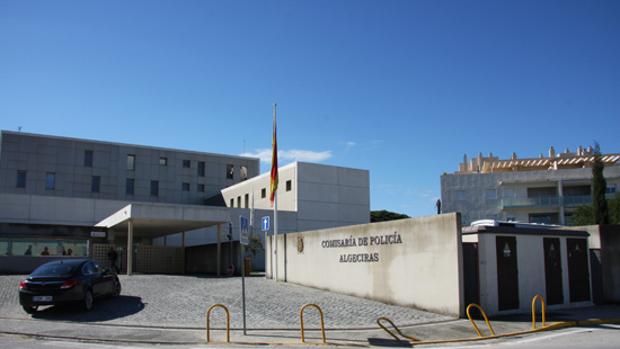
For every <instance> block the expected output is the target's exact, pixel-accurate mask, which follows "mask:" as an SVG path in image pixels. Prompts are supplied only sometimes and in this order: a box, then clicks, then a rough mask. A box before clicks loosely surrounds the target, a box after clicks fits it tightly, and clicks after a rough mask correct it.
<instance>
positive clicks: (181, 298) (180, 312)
mask: <svg viewBox="0 0 620 349" xmlns="http://www.w3.org/2000/svg"><path fill="white" fill-rule="evenodd" d="M23 277H24V276H15V275H13V276H0V317H7V318H18V319H29V318H30V316H29V315H27V314H26V313H24V311H23V310H22V309H21V307H20V306H19V304H18V291H17V286H18V284H19V280H20V279H22V278H23ZM120 279H121V283H122V285H123V292H122V295H121V297H118V298H115V299H108V300H101V301H99V302H96V303H95V309H94V310H93V311H91V312H88V313H86V312H83V311H81V310H79V309H71V308H68V309H67V308H64V309H63V308H56V307H49V308H47V309H44V310H43V311H40V312H39V314H37V315H36V317H37V318H38V319H43V320H49V321H75V322H80V323H89V322H97V323H106V324H108V323H109V324H119V325H143V326H144V325H147V326H174V327H183V328H196V329H198V328H204V325H205V318H204V315H205V311H206V309H207V308H208V307H209V306H210V305H212V304H215V303H223V304H226V305H227V306H229V308H230V311H231V315H232V319H231V325H232V327H237V328H239V327H241V324H242V318H241V296H240V295H241V280H240V278H221V279H218V278H204V277H196V276H178V275H134V276H131V277H127V276H124V275H121V276H120ZM246 289H247V295H248V298H247V309H248V311H247V314H248V317H247V324H248V327H249V328H287V329H293V328H299V308H300V307H301V306H302V305H303V304H305V303H316V304H319V305H320V306H321V307H322V308H323V310H324V311H325V326H326V327H328V328H359V327H372V328H376V324H375V321H376V319H377V318H378V317H380V316H387V317H389V318H391V319H393V320H394V321H395V322H396V323H398V324H399V325H405V324H416V323H422V322H429V321H441V320H448V319H450V317H447V316H442V315H438V314H433V313H428V312H424V311H420V310H415V309H412V308H407V307H400V306H392V305H387V304H384V303H380V302H375V301H371V300H367V299H362V298H357V297H352V296H346V295H341V294H336V293H330V292H326V291H322V290H317V289H313V288H308V287H303V286H298V285H293V284H286V283H275V282H273V281H271V280H267V279H264V278H261V277H252V278H247V279H246ZM307 314H308V316H307V317H306V318H305V319H307V320H306V321H307V326H308V327H316V326H317V325H318V316H316V315H315V314H314V312H312V311H308V313H307ZM214 315H215V316H214V319H213V320H214V324H215V325H216V326H217V324H220V326H221V325H222V324H223V323H224V317H223V312H221V311H217V312H215V313H214Z"/></svg>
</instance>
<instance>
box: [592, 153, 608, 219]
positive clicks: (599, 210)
mask: <svg viewBox="0 0 620 349" xmlns="http://www.w3.org/2000/svg"><path fill="white" fill-rule="evenodd" d="M604 168H605V165H604V164H603V160H602V159H601V148H600V146H599V145H598V143H594V163H593V164H592V211H593V214H594V223H595V224H609V208H608V206H607V199H606V198H605V190H606V189H607V182H606V181H605V177H603V169H604Z"/></svg>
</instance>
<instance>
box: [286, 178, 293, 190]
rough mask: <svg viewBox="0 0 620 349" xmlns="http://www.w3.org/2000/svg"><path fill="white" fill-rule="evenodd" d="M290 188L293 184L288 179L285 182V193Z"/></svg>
mask: <svg viewBox="0 0 620 349" xmlns="http://www.w3.org/2000/svg"><path fill="white" fill-rule="evenodd" d="M291 188H293V182H292V181H291V180H290V179H289V180H288V181H286V191H291Z"/></svg>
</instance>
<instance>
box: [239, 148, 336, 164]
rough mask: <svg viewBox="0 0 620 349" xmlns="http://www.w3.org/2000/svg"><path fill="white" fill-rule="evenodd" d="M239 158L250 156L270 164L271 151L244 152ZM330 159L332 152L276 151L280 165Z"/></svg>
mask: <svg viewBox="0 0 620 349" xmlns="http://www.w3.org/2000/svg"><path fill="white" fill-rule="evenodd" d="M239 155H241V156H250V157H254V158H259V159H260V161H261V162H263V163H269V164H270V163H271V149H256V151H254V152H245V153H243V154H239ZM331 157H332V151H331V150H326V151H312V150H301V149H291V150H278V161H279V162H281V163H285V162H295V161H306V162H321V161H325V160H327V159H329V158H331Z"/></svg>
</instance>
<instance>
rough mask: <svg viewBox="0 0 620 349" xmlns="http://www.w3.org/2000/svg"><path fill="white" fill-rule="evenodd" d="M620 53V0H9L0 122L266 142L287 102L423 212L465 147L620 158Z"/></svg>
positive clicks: (307, 135) (375, 188) (224, 143)
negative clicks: (583, 149)
mask: <svg viewBox="0 0 620 349" xmlns="http://www.w3.org/2000/svg"><path fill="white" fill-rule="evenodd" d="M619 62H620V1H593V0H588V1H522V0H520V1H481V2H479V1H374V2H369V1H333V0H331V1H243V2H237V1H235V2H232V1H221V2H215V1H157V0H148V1H109V0H108V1H99V2H91V1H88V2H85V1H17V0H16V1H11V0H1V1H0V128H2V129H7V130H16V129H17V127H18V126H21V127H23V130H24V131H26V132H34V133H44V134H54V135H66V136H73V137H82V138H93V139H102V140H110V141H119V142H127V143H137V144H146V145H158V146H166V147H174V148H182V149H193V150H201V151H209V152H221V153H229V154H241V153H251V154H259V153H260V152H261V150H264V149H268V148H269V147H270V146H271V134H270V132H271V114H272V104H273V103H274V102H277V103H278V111H279V112H278V116H279V123H278V130H279V138H278V141H279V147H280V149H281V150H283V151H284V153H283V157H282V158H281V162H284V163H286V162H287V161H292V160H293V159H300V160H313V161H320V162H322V163H327V164H334V165H341V166H350V167H357V168H364V169H368V170H370V176H371V208H372V209H388V210H393V211H397V212H403V213H407V214H409V215H413V216H418V215H425V214H431V213H433V211H434V201H435V199H436V198H437V197H438V196H439V193H440V187H439V176H440V175H441V174H442V173H443V172H452V171H454V170H456V168H457V166H458V163H459V162H460V161H461V159H462V157H463V154H464V153H468V154H469V155H476V154H477V153H478V152H483V153H485V154H487V153H489V152H493V153H494V154H495V155H500V156H501V157H508V156H510V154H511V153H512V152H513V151H515V152H516V153H517V154H518V155H519V156H522V157H527V156H529V157H535V156H537V155H538V154H539V153H540V152H546V151H547V149H548V148H549V146H550V145H554V146H555V147H556V149H558V150H561V149H564V148H566V147H569V148H571V149H575V148H576V147H577V146H578V145H580V144H583V145H588V144H592V142H593V141H594V140H597V141H598V142H599V143H600V144H601V147H602V150H603V151H604V152H620V137H618V134H619V132H618V131H620V130H619V128H620V64H619ZM285 156H286V157H285ZM267 167H268V164H267V163H265V162H263V170H266V169H267Z"/></svg>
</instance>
